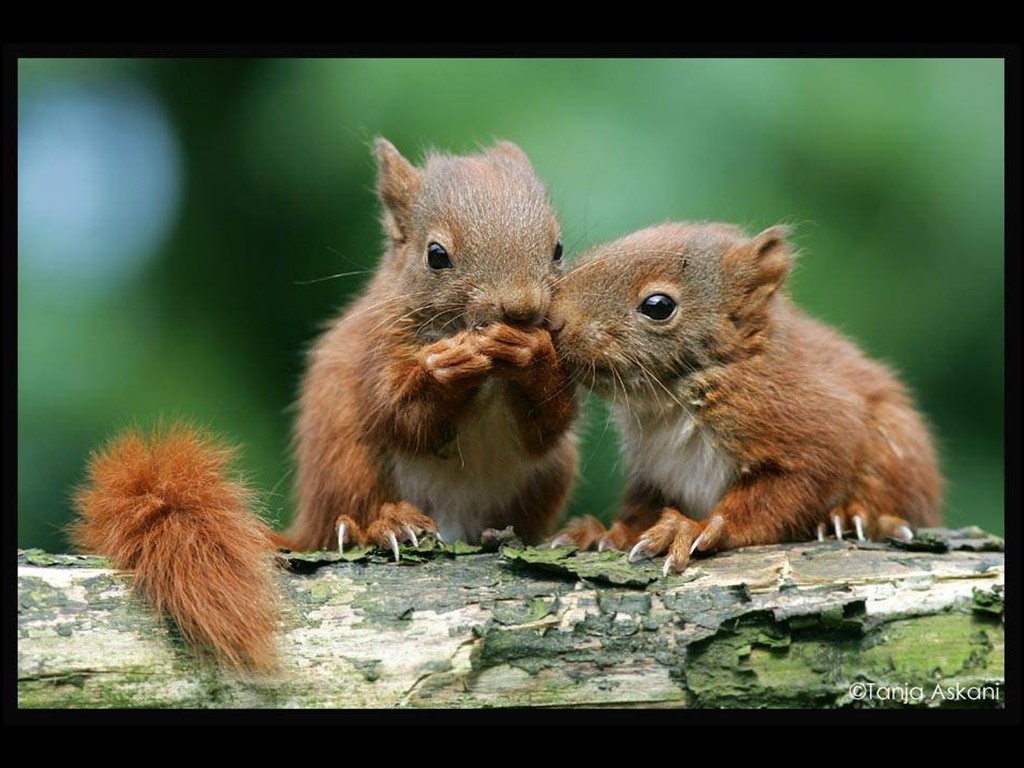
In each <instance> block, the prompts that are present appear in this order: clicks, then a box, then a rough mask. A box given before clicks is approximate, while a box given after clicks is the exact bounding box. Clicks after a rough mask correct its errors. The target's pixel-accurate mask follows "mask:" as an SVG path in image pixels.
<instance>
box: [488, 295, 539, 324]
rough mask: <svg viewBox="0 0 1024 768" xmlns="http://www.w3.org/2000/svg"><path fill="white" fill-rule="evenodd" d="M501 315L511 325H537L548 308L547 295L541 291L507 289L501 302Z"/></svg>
mask: <svg viewBox="0 0 1024 768" xmlns="http://www.w3.org/2000/svg"><path fill="white" fill-rule="evenodd" d="M499 308H500V309H501V317H502V320H504V321H505V322H506V323H509V324H511V325H526V326H531V327H532V326H537V325H540V324H541V322H542V321H543V320H544V313H545V312H547V309H548V301H547V297H545V296H544V295H542V294H541V292H540V291H535V290H523V291H518V292H512V291H507V292H506V294H505V295H504V296H502V298H501V301H500V302H499Z"/></svg>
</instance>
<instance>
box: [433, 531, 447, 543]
mask: <svg viewBox="0 0 1024 768" xmlns="http://www.w3.org/2000/svg"><path fill="white" fill-rule="evenodd" d="M434 538H435V539H437V540H438V541H439V542H441V543H442V544H444V543H445V540H444V536H442V535H441V532H440V531H434Z"/></svg>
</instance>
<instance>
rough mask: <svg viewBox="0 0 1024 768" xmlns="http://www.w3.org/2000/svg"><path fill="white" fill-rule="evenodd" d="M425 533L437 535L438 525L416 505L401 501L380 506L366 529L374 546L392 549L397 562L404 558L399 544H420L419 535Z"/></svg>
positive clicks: (367, 535)
mask: <svg viewBox="0 0 1024 768" xmlns="http://www.w3.org/2000/svg"><path fill="white" fill-rule="evenodd" d="M424 533H433V534H434V535H435V536H436V535H437V525H436V524H435V523H434V521H433V520H432V519H431V518H429V517H427V516H426V515H425V514H423V512H422V511H420V509H419V508H418V507H416V506H415V505H413V504H410V503H409V502H408V501H400V502H398V503H397V504H385V505H384V506H382V507H381V508H380V513H379V514H378V517H377V519H376V520H374V521H373V522H372V523H370V525H369V527H367V529H366V539H367V541H368V542H369V543H370V544H373V545H374V546H377V547H380V548H381V549H387V550H390V551H391V553H392V554H393V555H394V557H395V562H396V563H397V562H398V561H400V560H401V559H402V557H401V554H400V553H399V550H398V544H399V543H400V542H408V543H410V544H412V545H413V546H414V547H415V546H419V537H420V536H422V535H423V534H424Z"/></svg>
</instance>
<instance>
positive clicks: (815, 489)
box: [550, 223, 942, 573]
mask: <svg viewBox="0 0 1024 768" xmlns="http://www.w3.org/2000/svg"><path fill="white" fill-rule="evenodd" d="M787 236H788V233H787V230H786V228H784V227H772V228H771V229H767V230H765V231H764V232H761V233H760V234H758V235H756V236H755V237H753V238H751V237H748V236H746V235H745V234H744V233H743V232H742V230H740V229H739V228H737V227H734V226H730V225H726V224H708V223H677V224H665V225H662V226H657V227H653V228H650V229H644V230H641V231H639V232H635V233H633V234H630V235H628V236H626V237H624V238H622V239H621V240H618V241H616V242H613V243H609V244H607V245H604V246H601V247H599V248H596V249H595V250H593V251H591V252H590V253H588V254H587V255H585V256H584V257H582V258H581V259H580V260H579V262H578V264H576V265H575V266H574V268H573V269H572V270H571V271H570V272H569V273H568V274H567V275H566V276H565V277H564V278H563V279H562V280H561V281H559V285H558V291H557V293H556V299H555V301H554V303H553V306H552V309H551V321H550V326H551V329H552V333H553V334H554V336H555V346H556V348H557V350H558V354H559V356H560V357H561V359H562V360H563V362H564V364H565V365H566V366H567V367H568V368H570V369H571V370H572V371H573V373H574V375H576V376H577V377H579V378H580V379H582V380H583V381H584V382H585V383H587V382H589V385H590V388H591V389H592V390H594V391H595V392H596V393H597V394H599V395H601V396H604V397H606V398H610V399H611V400H612V407H613V410H614V412H615V414H616V416H617V421H618V424H619V427H620V430H621V433H622V439H623V442H624V452H625V456H626V461H627V465H628V484H627V488H626V491H625V498H624V506H623V511H622V513H621V515H620V517H619V518H618V519H617V520H616V521H615V522H614V524H613V525H612V526H611V528H610V529H608V530H606V529H605V527H604V526H603V525H602V524H601V523H600V522H599V521H597V520H596V519H595V518H593V517H584V518H581V519H577V520H575V521H572V522H571V523H570V524H569V525H568V526H567V527H566V528H565V529H563V531H562V532H561V534H560V535H559V536H557V537H556V538H555V539H554V540H553V543H555V544H557V543H573V544H575V545H577V546H579V547H582V548H591V547H597V548H599V549H604V548H613V549H622V550H627V549H628V550H630V556H631V559H636V558H642V557H653V556H657V555H666V556H667V557H666V561H665V565H664V570H665V572H666V573H667V572H669V571H676V572H679V571H682V570H684V569H685V568H686V566H687V564H688V563H689V561H690V557H691V555H693V554H694V553H695V552H708V551H713V550H726V549H733V548H736V547H742V546H746V545H752V544H774V543H778V542H783V541H792V540H801V539H810V538H814V537H815V536H817V537H818V538H819V539H823V538H824V537H825V531H826V528H827V529H828V530H829V531H834V533H835V536H836V537H837V538H842V537H843V535H844V534H845V533H846V532H847V531H852V532H853V533H854V534H855V535H856V536H857V538H858V539H861V540H863V539H866V538H871V539H878V538H881V537H885V536H892V537H897V538H902V539H909V538H911V537H912V535H913V534H912V530H913V528H914V527H915V526H926V525H934V524H937V522H938V521H939V504H940V496H941V487H942V481H941V477H940V474H939V470H938V462H937V458H936V454H935V450H934V448H933V444H932V438H931V436H930V435H929V431H928V428H927V426H926V425H925V423H924V421H923V419H922V417H921V416H920V414H919V413H918V412H917V411H916V410H915V408H914V405H913V403H912V401H911V398H910V395H909V394H908V393H907V391H906V389H905V388H904V387H903V386H902V385H901V384H900V383H899V381H898V380H897V378H896V376H895V375H894V374H893V373H892V371H890V370H889V369H888V368H886V367H885V366H884V365H882V364H881V363H878V362H875V361H873V360H870V359H868V358H867V357H865V355H864V354H863V353H862V352H861V351H860V350H859V349H858V348H857V347H856V346H855V345H854V344H853V343H852V342H851V341H849V340H848V339H846V338H844V337H843V336H842V335H840V334H839V333H838V332H836V331H834V330H832V329H831V328H828V327H826V326H825V325H822V324H821V323H819V322H817V321H816V320H814V319H812V318H810V317H808V316H807V315H806V314H804V313H803V312H802V311H801V310H800V309H799V308H798V307H797V306H796V305H795V304H794V303H793V302H792V301H791V300H790V299H789V298H788V297H787V296H786V295H785V293H784V292H783V291H782V288H783V286H784V283H785V280H786V277H787V274H788V273H789V269H790V265H791V263H792V260H793V253H792V250H791V248H790V247H789V245H788V244H787Z"/></svg>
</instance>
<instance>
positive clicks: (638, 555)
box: [628, 539, 651, 563]
mask: <svg viewBox="0 0 1024 768" xmlns="http://www.w3.org/2000/svg"><path fill="white" fill-rule="evenodd" d="M650 556H651V554H650V552H648V551H647V541H646V540H644V539H640V541H638V542H637V543H636V544H635V545H634V547H633V548H632V549H631V550H629V558H628V559H629V562H631V563H635V562H636V561H637V560H646V559H648V558H649V557H650Z"/></svg>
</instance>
